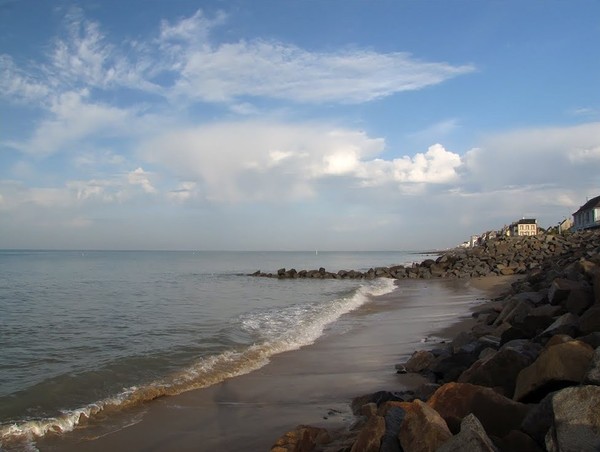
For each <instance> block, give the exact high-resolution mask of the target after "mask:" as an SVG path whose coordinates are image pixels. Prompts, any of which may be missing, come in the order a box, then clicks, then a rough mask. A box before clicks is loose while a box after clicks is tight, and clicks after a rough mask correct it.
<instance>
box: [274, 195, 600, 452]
mask: <svg viewBox="0 0 600 452" xmlns="http://www.w3.org/2000/svg"><path fill="white" fill-rule="evenodd" d="M569 223H570V222H561V223H560V224H558V225H557V226H556V227H553V228H549V229H547V230H543V229H542V228H540V227H539V226H538V225H537V223H536V221H535V219H521V220H518V221H516V222H514V223H513V224H511V225H510V226H508V227H506V228H502V229H501V230H500V231H496V233H486V234H481V235H480V236H478V237H477V238H476V239H473V240H471V241H470V242H469V243H468V244H466V245H464V246H462V247H458V248H457V249H454V250H451V251H448V252H446V253H443V254H441V255H440V256H439V257H438V258H437V259H435V260H433V259H428V260H426V261H424V262H421V263H419V264H415V265H413V266H411V267H409V268H404V267H394V268H388V269H378V270H376V269H371V270H372V272H371V270H370V272H371V273H369V272H367V274H363V275H362V276H361V277H363V278H371V277H378V276H379V277H391V278H397V279H403V278H440V279H441V278H479V277H481V276H493V277H496V276H497V277H504V278H505V279H506V281H507V284H506V290H505V291H504V292H503V293H502V294H501V296H499V297H497V298H493V299H491V300H487V301H483V302H482V303H481V304H480V305H478V306H477V307H475V308H474V309H473V311H472V318H471V319H470V321H471V324H470V325H469V326H468V327H465V329H464V330H463V331H462V332H460V333H459V334H458V335H457V336H456V337H454V338H453V339H452V340H439V341H437V340H432V341H431V343H427V344H426V346H427V348H424V349H420V350H417V351H415V352H414V353H413V354H412V355H411V356H409V357H407V359H406V361H404V362H401V363H390V368H391V369H393V370H394V371H395V372H397V373H398V374H413V375H415V376H419V377H421V378H422V384H421V385H420V386H419V387H418V388H417V389H414V390H405V389H402V388H400V389H399V388H381V390H380V391H378V392H375V393H372V394H366V395H359V396H357V397H356V398H354V399H353V400H352V402H351V408H352V412H353V414H354V416H355V421H354V424H353V425H352V426H351V427H350V428H345V429H342V430H335V429H327V428H324V427H321V426H309V425H300V426H298V427H297V428H295V429H294V430H292V431H289V432H287V433H285V434H284V435H283V436H281V437H280V438H279V439H278V440H277V441H276V442H275V444H274V445H273V447H272V449H271V451H272V452H291V451H295V452H308V451H327V452H334V451H335V452H341V451H350V452H378V451H379V452H399V451H404V452H415V451H417V452H426V451H431V452H433V451H437V452H459V451H470V452H472V451H476V452H477V451H479V452H484V451H485V452H492V451H500V452H504V451H506V452H508V451H525V452H527V451H531V452H538V451H551V452H555V451H598V450H600V409H599V408H598V407H600V196H597V197H595V198H593V199H590V200H588V201H587V202H586V203H584V204H583V205H582V206H581V207H580V208H579V209H578V210H577V211H576V212H574V214H573V219H572V224H569ZM317 273H318V274H319V276H309V277H321V278H323V277H326V276H325V275H332V276H327V277H340V278H342V277H343V276H341V275H339V274H328V273H327V272H317ZM335 275H337V276H335ZM274 276H276V277H280V278H281V277H298V276H297V275H296V276H293V275H292V276H290V275H289V274H288V275H287V276H286V271H285V269H283V273H280V274H279V275H274ZM346 277H347V276H346ZM440 282H443V281H440ZM398 284H400V285H401V284H403V282H402V281H399V282H398ZM394 364H395V366H394ZM391 371H392V370H391Z"/></svg>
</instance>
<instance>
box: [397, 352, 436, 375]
mask: <svg viewBox="0 0 600 452" xmlns="http://www.w3.org/2000/svg"><path fill="white" fill-rule="evenodd" d="M434 360H435V356H433V353H431V352H430V351H427V350H418V351H416V352H414V353H413V354H412V356H411V357H410V359H409V360H408V361H407V362H406V364H404V368H405V369H406V371H407V372H421V371H423V370H425V369H427V368H428V367H429V366H430V365H431V364H432V363H433V361H434Z"/></svg>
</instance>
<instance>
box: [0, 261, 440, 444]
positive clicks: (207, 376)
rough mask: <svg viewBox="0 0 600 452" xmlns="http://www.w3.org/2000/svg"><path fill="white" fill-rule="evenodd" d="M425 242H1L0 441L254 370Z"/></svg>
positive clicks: (361, 299) (363, 294)
mask: <svg viewBox="0 0 600 452" xmlns="http://www.w3.org/2000/svg"><path fill="white" fill-rule="evenodd" d="M428 256H429V255H428V254H426V253H419V252H407V251H396V252H322V251H319V252H315V251H309V252H255V251H251V252H216V251H172V252H171V251H31V250H4V251H0V449H6V450H10V449H11V448H12V447H13V446H14V447H22V446H23V445H26V446H27V448H29V449H30V450H36V448H35V441H36V439H39V438H40V437H44V435H47V434H64V433H66V432H69V431H71V430H73V429H74V428H75V427H77V426H78V425H80V426H81V424H85V422H86V421H88V420H89V419H91V418H94V417H98V416H109V415H110V413H112V412H115V411H120V410H123V409H125V408H128V407H131V406H133V405H138V404H144V403H148V402H150V401H151V400H153V399H156V398H158V397H163V396H169V395H176V394H180V393H183V392H186V391H190V390H194V389H199V388H205V387H208V386H211V385H214V384H217V383H219V382H222V381H224V380H226V379H228V378H232V377H235V376H238V375H242V374H246V373H249V372H252V371H254V370H256V369H259V368H261V367H262V366H264V365H266V364H267V363H268V362H269V359H270V358H271V357H273V356H274V355H276V354H279V353H282V352H286V351H290V350H295V349H298V348H300V347H303V346H306V345H308V344H311V343H313V342H314V341H316V340H317V339H318V338H320V337H321V336H323V335H326V334H336V329H339V328H342V326H340V325H342V324H341V323H340V322H339V319H340V318H342V317H343V316H344V315H345V314H347V313H349V312H351V311H353V310H356V309H357V308H359V307H361V306H362V305H364V304H365V303H369V301H370V300H372V299H373V297H376V296H379V295H383V294H386V293H389V292H391V291H393V290H394V288H395V284H394V281H393V280H390V279H374V280H335V279H326V280H314V279H310V280H307V279H277V278H259V277H253V276H249V275H250V273H253V272H255V271H257V270H261V271H266V272H277V270H278V269H279V268H282V267H284V268H287V269H291V268H295V269H296V270H298V271H299V270H302V269H305V270H312V269H318V268H320V267H324V268H326V269H327V270H328V271H334V272H337V271H338V270H360V271H366V270H368V269H369V268H375V267H379V266H392V265H398V264H404V265H407V264H410V263H412V262H420V261H422V260H423V259H425V258H426V257H428Z"/></svg>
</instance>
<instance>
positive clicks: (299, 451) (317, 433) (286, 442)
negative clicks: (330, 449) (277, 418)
mask: <svg viewBox="0 0 600 452" xmlns="http://www.w3.org/2000/svg"><path fill="white" fill-rule="evenodd" d="M330 441H331V437H330V436H329V432H328V431H327V430H326V429H324V428H318V427H311V426H309V425H299V426H298V427H296V429H294V430H291V431H289V432H287V433H286V434H285V435H283V436H282V437H281V438H279V439H278V440H277V441H276V442H275V444H274V445H273V447H271V452H312V451H314V450H315V448H316V447H317V446H318V445H323V444H327V443H329V442H330Z"/></svg>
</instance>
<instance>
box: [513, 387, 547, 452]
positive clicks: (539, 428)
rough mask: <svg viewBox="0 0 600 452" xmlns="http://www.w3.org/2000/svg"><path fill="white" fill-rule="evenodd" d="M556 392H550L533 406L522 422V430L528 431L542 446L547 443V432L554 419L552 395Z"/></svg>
mask: <svg viewBox="0 0 600 452" xmlns="http://www.w3.org/2000/svg"><path fill="white" fill-rule="evenodd" d="M554 394H555V393H554V392H552V393H550V394H548V395H547V396H546V397H544V398H543V399H542V401H541V402H540V403H538V404H535V405H533V406H532V408H531V410H530V411H529V413H527V416H525V419H523V422H522V423H521V430H523V431H524V432H525V433H527V434H528V435H529V436H530V437H531V438H533V439H534V440H535V442H536V443H537V444H538V445H539V446H540V447H544V448H545V445H546V434H547V433H548V430H550V427H551V426H552V422H553V421H554V412H553V409H552V397H553V396H554Z"/></svg>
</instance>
